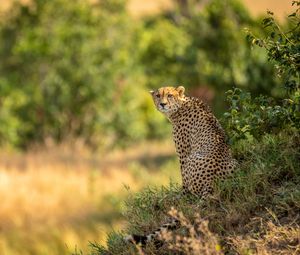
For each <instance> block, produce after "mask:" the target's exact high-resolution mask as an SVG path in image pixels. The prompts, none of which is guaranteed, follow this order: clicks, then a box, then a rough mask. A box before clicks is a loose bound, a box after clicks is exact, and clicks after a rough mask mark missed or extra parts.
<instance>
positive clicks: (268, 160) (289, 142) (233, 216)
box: [93, 131, 300, 254]
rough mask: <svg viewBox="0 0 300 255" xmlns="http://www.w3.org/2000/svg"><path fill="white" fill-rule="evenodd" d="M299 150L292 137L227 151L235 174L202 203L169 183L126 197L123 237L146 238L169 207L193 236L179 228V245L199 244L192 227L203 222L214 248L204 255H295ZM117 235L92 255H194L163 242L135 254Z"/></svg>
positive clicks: (299, 241) (299, 233) (299, 221)
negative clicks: (236, 162)
mask: <svg viewBox="0 0 300 255" xmlns="http://www.w3.org/2000/svg"><path fill="white" fill-rule="evenodd" d="M299 145H300V136H299V134H298V133H297V132H293V131H286V132H283V133H281V134H279V135H265V136H264V137H263V138H262V139H261V141H241V142H239V143H238V144H236V145H235V146H234V147H233V153H234V155H235V158H237V159H238V160H239V167H238V170H237V171H236V173H235V174H234V176H233V177H232V178H230V179H227V180H226V181H225V182H220V183H216V192H215V193H214V195H213V196H211V197H210V198H209V199H207V200H206V201H203V200H201V199H199V198H196V197H193V196H188V197H187V196H182V195H181V190H180V187H179V186H178V185H175V184H173V183H171V184H170V185H169V186H167V187H166V186H165V187H161V188H146V189H144V190H143V191H141V192H139V193H137V194H131V195H130V196H129V198H128V200H127V202H126V205H125V213H124V215H125V218H126V221H127V229H126V231H125V232H126V233H135V234H144V233H148V232H151V231H152V230H154V229H156V228H157V227H159V226H160V225H161V224H163V223H165V222H166V221H167V220H168V219H169V217H170V216H169V215H168V212H169V210H170V208H171V207H174V208H175V209H176V211H177V212H180V215H182V217H184V219H186V222H191V224H192V225H191V226H193V227H194V230H193V231H194V232H195V233H196V234H195V235H194V237H192V235H191V234H190V231H187V230H184V226H183V227H181V228H180V229H178V230H176V231H175V232H174V233H175V234H176V233H177V235H178V234H179V236H180V238H183V239H182V240H189V239H188V238H192V239H193V240H191V242H197V244H199V235H198V234H197V233H201V230H199V229H197V227H196V226H197V222H199V219H200V218H201V219H203V221H205V222H207V224H208V225H207V226H208V228H207V230H206V231H205V232H206V233H208V234H210V233H211V235H212V236H213V239H214V240H215V242H214V243H213V245H212V246H211V247H213V248H211V249H212V250H210V251H208V253H206V254H209V252H211V254H217V253H216V252H220V253H221V252H224V253H229V254H236V253H238V254H296V253H297V252H299V251H300V227H299V226H300V217H299V212H300V188H299V187H300V164H299V159H300V150H299V148H300V146H299ZM193 224H194V225H193ZM198 225H199V224H198ZM202 227H203V226H202ZM186 229H189V228H186ZM190 229H191V228H190ZM122 235H123V233H122V234H121V233H115V234H112V235H109V236H108V242H107V247H104V246H102V248H101V250H98V251H97V252H96V253H93V254H140V253H141V252H142V253H144V254H197V253H195V252H194V253H193V250H188V244H187V243H186V245H184V243H185V242H183V244H182V245H183V246H182V247H181V248H180V249H178V250H177V251H176V252H178V253H176V252H175V251H174V249H171V248H170V247H173V248H174V244H173V246H172V240H174V239H172V238H171V239H170V238H169V239H168V238H165V242H164V245H163V246H162V247H160V248H158V249H156V248H155V247H154V245H151V244H150V245H149V246H147V247H146V248H145V249H143V250H139V249H136V248H135V247H134V246H133V245H128V244H125V243H124V241H123V239H122ZM202 236H203V234H202ZM184 238H186V239H184ZM216 245H220V249H217V250H216V249H215V247H216ZM203 247H204V246H203V245H202V248H203ZM217 247H218V246H217ZM95 248H97V246H95V247H94V251H95ZM199 249H200V248H199ZM179 251H180V252H179ZM188 251H190V252H188ZM202 253H203V252H202ZM203 254H205V253H203Z"/></svg>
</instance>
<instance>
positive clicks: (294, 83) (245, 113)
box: [224, 1, 300, 143]
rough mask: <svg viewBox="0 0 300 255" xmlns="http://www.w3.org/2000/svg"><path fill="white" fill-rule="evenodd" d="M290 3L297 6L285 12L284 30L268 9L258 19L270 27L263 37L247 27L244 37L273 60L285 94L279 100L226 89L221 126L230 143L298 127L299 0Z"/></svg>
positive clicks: (299, 70) (299, 77)
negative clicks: (266, 13)
mask: <svg viewBox="0 0 300 255" xmlns="http://www.w3.org/2000/svg"><path fill="white" fill-rule="evenodd" d="M293 5H295V6H296V7H297V8H296V11H295V12H293V13H292V14H291V15H289V16H288V18H289V22H288V24H289V25H288V27H289V30H288V31H287V32H284V30H283V29H282V28H281V27H280V26H279V24H278V23H277V22H276V20H275V19H274V17H273V13H272V12H268V15H269V16H268V17H267V18H265V19H264V20H263V22H262V25H263V26H264V28H265V29H269V30H270V31H268V36H267V37H266V38H265V39H260V38H257V37H255V36H254V35H253V34H252V33H251V32H249V31H248V35H247V38H248V40H249V41H250V42H251V43H252V44H254V45H258V46H260V47H264V48H265V49H266V51H267V54H268V57H269V60H270V61H271V62H274V63H275V67H276V69H277V70H278V76H279V78H280V79H281V81H282V84H283V85H284V86H283V88H284V90H285V96H284V98H282V99H280V100H279V99H275V98H273V97H267V96H259V97H256V98H252V97H251V95H250V93H248V92H244V91H242V90H240V89H238V88H235V89H233V90H229V91H227V101H228V102H229V104H230V108H229V111H228V112H226V113H225V114H224V126H225V127H226V130H227V133H228V135H229V137H230V139H231V142H232V143H234V142H235V141H237V140H239V139H245V138H247V139H253V138H259V137H260V136H261V135H263V134H265V133H274V132H278V131H280V130H282V129H284V128H297V129H299V128H300V29H299V28H300V16H299V12H300V8H299V6H300V1H293Z"/></svg>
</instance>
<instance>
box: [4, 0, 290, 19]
mask: <svg viewBox="0 0 300 255" xmlns="http://www.w3.org/2000/svg"><path fill="white" fill-rule="evenodd" d="M19 1H20V2H22V3H24V4H28V3H30V0H19ZM91 1H92V2H93V1H95V0H91ZM12 2H13V1H12V0H1V3H0V10H5V11H7V10H9V9H10V7H11V3H12ZM242 2H244V4H245V5H246V6H247V7H248V9H249V11H250V13H251V14H252V15H254V16H258V15H265V14H266V11H267V10H271V11H273V12H274V13H275V15H276V16H277V17H278V19H280V20H283V19H284V17H286V16H287V14H289V13H291V12H292V6H291V3H292V1H289V0H242ZM171 8H174V1H172V0H151V1H145V0H144V1H143V0H129V1H128V10H129V12H130V13H131V15H132V16H133V17H138V18H139V17H142V16H147V15H155V14H158V13H160V12H162V11H164V10H167V9H171Z"/></svg>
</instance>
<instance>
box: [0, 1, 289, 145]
mask: <svg viewBox="0 0 300 255" xmlns="http://www.w3.org/2000/svg"><path fill="white" fill-rule="evenodd" d="M174 2H175V4H176V3H177V5H176V6H177V8H175V10H173V11H169V12H166V13H163V14H161V15H156V16H152V17H150V18H149V17H148V18H143V19H140V20H138V22H137V20H133V19H132V18H131V16H130V15H129V14H128V12H127V9H126V1H125V0H110V1H108V0H101V1H98V2H96V3H94V4H90V3H89V2H88V1H80V0H74V1H67V0H52V1H44V0H33V1H32V4H31V5H30V6H22V5H19V4H17V3H16V4H15V5H14V7H13V8H12V10H13V11H12V12H11V13H8V14H7V16H6V18H5V19H3V20H2V21H1V23H0V42H1V44H0V58H1V62H0V121H1V125H0V144H1V145H12V146H19V147H26V146H28V145H30V144H32V143H36V142H39V143H40V142H44V141H45V139H47V138H50V139H52V140H54V141H56V142H61V141H64V140H68V139H72V138H81V139H83V140H84V141H85V142H86V143H87V144H89V145H92V146H115V145H121V146H126V145H128V144H129V143H135V142H137V141H139V140H141V139H149V138H157V137H163V136H165V135H166V133H169V130H168V128H169V127H168V126H167V125H165V121H166V120H165V118H164V117H163V116H161V115H160V114H159V113H158V112H156V110H155V109H154V106H153V104H152V102H151V98H150V96H149V95H148V92H147V91H148V90H149V89H153V88H157V87H160V86H163V85H167V84H171V85H178V84H183V85H185V86H187V87H188V88H196V87H200V86H202V85H206V86H209V87H210V88H211V89H213V90H214V93H215V107H214V108H215V109H216V113H219V115H220V113H223V112H224V107H225V100H224V99H225V96H224V92H225V91H226V90H228V89H230V88H232V87H240V88H243V89H245V90H247V91H250V92H251V93H253V94H254V95H259V94H261V93H262V94H265V95H273V96H276V98H282V97H283V92H282V89H281V86H280V84H281V79H280V78H278V77H276V76H275V75H274V74H275V68H274V67H273V65H272V64H271V63H268V57H269V58H270V54H269V55H268V54H267V53H266V52H265V51H264V50H263V49H260V48H255V49H251V45H250V43H249V42H248V41H247V40H246V37H245V35H246V34H245V33H244V31H243V28H244V27H249V28H251V29H252V31H254V32H255V33H257V34H258V35H265V34H266V32H265V31H264V30H263V29H261V28H260V24H259V22H258V21H257V20H254V19H253V18H252V17H250V15H249V13H248V12H247V10H246V9H245V8H244V6H243V5H242V4H241V3H240V2H239V1H237V0H226V1H221V0H211V1H209V2H208V3H207V4H206V5H205V6H204V8H201V9H200V8H198V7H197V6H198V4H199V3H200V2H201V1H197V0H193V1H184V2H182V3H181V4H179V3H178V1H175V0H174ZM287 26H288V25H287Z"/></svg>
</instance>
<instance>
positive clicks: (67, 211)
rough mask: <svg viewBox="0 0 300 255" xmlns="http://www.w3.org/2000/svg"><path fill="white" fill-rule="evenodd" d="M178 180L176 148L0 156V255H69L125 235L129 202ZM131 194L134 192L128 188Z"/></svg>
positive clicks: (45, 151)
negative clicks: (92, 243) (122, 232)
mask: <svg viewBox="0 0 300 255" xmlns="http://www.w3.org/2000/svg"><path fill="white" fill-rule="evenodd" d="M170 180H173V181H179V170H178V165H177V161H176V158H175V156H174V149H173V145H172V144H159V145H158V144H152V145H149V144H148V145H141V146H138V147H135V148H132V149H128V150H126V151H114V152H110V153H106V152H99V153H94V154H91V153H89V152H87V151H85V150H83V149H79V150H78V149H73V150H69V149H66V148H64V147H60V148H56V147H54V148H52V149H42V150H33V151H31V152H28V153H16V152H10V153H7V152H6V153H4V152H2V153H1V154H0V201H1V210H0V254H3V255H11V254H12V255H15V254H24V255H27V254H70V253H71V252H72V251H75V248H76V249H77V250H82V251H86V250H87V249H88V247H87V245H88V243H89V241H95V242H98V243H105V238H106V233H107V232H109V231H111V230H119V229H121V228H123V216H122V208H123V206H124V204H123V202H124V200H125V198H126V197H127V196H128V195H129V194H130V193H131V192H132V191H137V190H139V189H141V188H143V187H145V186H149V185H150V186H160V185H166V184H167V183H169V181H170ZM129 187H130V188H129Z"/></svg>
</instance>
